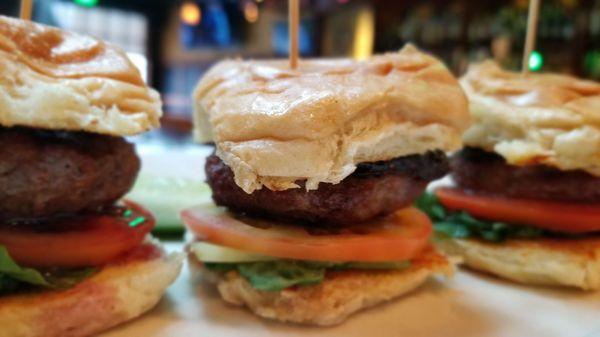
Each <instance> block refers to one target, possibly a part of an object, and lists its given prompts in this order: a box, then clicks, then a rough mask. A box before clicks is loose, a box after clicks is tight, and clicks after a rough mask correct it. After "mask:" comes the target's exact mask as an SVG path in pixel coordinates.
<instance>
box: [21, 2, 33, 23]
mask: <svg viewBox="0 0 600 337" xmlns="http://www.w3.org/2000/svg"><path fill="white" fill-rule="evenodd" d="M32 8H33V0H21V10H20V13H19V16H20V17H21V19H23V20H31V9H32Z"/></svg>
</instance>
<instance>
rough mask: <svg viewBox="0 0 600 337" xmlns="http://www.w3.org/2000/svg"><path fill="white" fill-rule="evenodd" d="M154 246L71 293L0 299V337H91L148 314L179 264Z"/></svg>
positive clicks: (175, 256)
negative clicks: (145, 313)
mask: <svg viewBox="0 0 600 337" xmlns="http://www.w3.org/2000/svg"><path fill="white" fill-rule="evenodd" d="M154 245H155V244H152V245H151V244H146V246H144V247H140V248H139V249H138V251H136V252H134V253H133V254H134V255H140V256H132V257H130V258H129V259H127V260H125V261H120V262H117V263H115V264H113V265H109V266H106V267H104V268H103V269H102V270H101V271H100V272H98V273H97V274H96V275H94V276H92V277H90V278H89V279H87V280H85V281H83V282H82V283H80V284H78V285H76V286H75V287H73V288H71V289H68V290H64V291H47V292H42V293H37V294H36V293H32V294H23V295H13V296H6V297H0V326H1V327H2V328H1V329H0V337H82V336H90V335H94V334H97V333H99V332H101V331H104V330H107V329H109V328H111V327H113V326H115V325H118V324H120V323H123V322H125V321H128V320H131V319H133V318H135V317H138V316H140V315H141V314H143V313H144V312H146V311H148V310H150V309H152V308H153V307H154V306H155V305H156V303H157V302H158V301H159V299H160V298H161V297H162V295H163V293H164V291H165V289H166V288H167V287H168V286H169V285H170V284H171V283H172V282H173V281H174V280H175V278H176V277H177V275H179V272H180V270H181V265H182V260H183V257H182V256H181V254H172V255H165V253H164V252H163V251H162V250H161V249H160V248H159V247H158V246H154ZM147 250H150V251H149V252H148V251H147ZM148 253H149V254H148Z"/></svg>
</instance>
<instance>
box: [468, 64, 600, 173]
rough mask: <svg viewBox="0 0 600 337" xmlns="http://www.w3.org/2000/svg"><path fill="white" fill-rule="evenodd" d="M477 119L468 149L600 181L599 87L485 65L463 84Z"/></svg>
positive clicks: (474, 68)
mask: <svg viewBox="0 0 600 337" xmlns="http://www.w3.org/2000/svg"><path fill="white" fill-rule="evenodd" d="M461 84H462V86H463V88H464V89H465V91H466V93H467V95H468V97H469V101H470V110H471V114H472V116H473V126H472V127H471V128H470V129H469V130H468V131H467V132H466V133H465V135H464V142H465V145H467V146H472V147H479V148H482V149H484V150H487V151H491V152H496V153H497V154H499V155H501V156H502V157H504V158H505V159H506V161H507V162H508V163H509V164H511V165H518V166H524V165H535V164H543V165H547V166H552V167H557V168H559V169H561V170H576V169H581V170H585V171H587V172H588V173H590V174H593V175H595V176H600V83H597V82H593V81H585V80H580V79H577V78H575V77H571V76H566V75H558V74H527V75H522V74H520V73H516V72H509V71H505V70H502V69H501V68H500V67H499V66H498V65H497V64H495V63H493V62H491V61H487V62H484V63H481V64H476V65H472V66H471V67H470V69H469V71H468V72H467V74H466V75H465V76H464V77H463V78H462V79H461Z"/></svg>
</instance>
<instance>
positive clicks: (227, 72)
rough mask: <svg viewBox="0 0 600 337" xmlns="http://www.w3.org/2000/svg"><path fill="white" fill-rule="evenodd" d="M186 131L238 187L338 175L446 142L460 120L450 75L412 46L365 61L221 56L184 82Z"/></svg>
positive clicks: (460, 104)
mask: <svg viewBox="0 0 600 337" xmlns="http://www.w3.org/2000/svg"><path fill="white" fill-rule="evenodd" d="M194 99H195V102H196V103H195V104H196V105H195V127H196V137H197V139H198V140H200V141H209V140H212V141H214V142H215V144H216V147H217V155H218V156H219V157H220V158H221V159H222V160H223V161H224V162H225V163H226V164H227V165H228V166H229V167H230V168H231V169H232V170H233V172H234V174H235V181H236V183H237V185H238V186H240V187H241V188H242V189H243V190H244V191H246V192H247V193H251V192H253V191H254V190H257V189H261V188H262V187H263V186H266V187H267V188H269V189H271V190H285V189H289V188H295V187H298V185H297V184H296V181H298V180H305V181H306V184H305V185H304V186H305V187H306V189H308V190H311V189H316V188H317V186H318V184H319V183H320V182H325V183H333V184H336V183H339V182H340V181H341V180H343V179H344V178H345V177H347V176H349V175H350V174H351V173H352V172H353V171H354V170H355V169H356V165H357V164H358V163H362V162H375V161H385V160H390V159H394V158H397V157H401V156H406V155H412V154H423V153H425V152H427V151H429V150H446V151H450V150H455V149H457V148H459V147H460V146H461V140H460V139H461V134H462V132H463V131H464V130H465V129H466V128H467V127H468V126H469V114H468V109H467V100H466V97H465V95H464V93H463V91H462V90H461V88H460V86H459V84H458V81H457V80H456V79H455V78H454V77H453V76H452V74H451V73H450V72H449V71H448V69H446V67H445V66H444V65H443V64H442V63H441V62H440V61H439V60H437V59H436V58H434V57H432V56H430V55H427V54H424V53H422V52H420V51H419V50H417V49H416V48H415V47H413V46H407V47H405V48H403V49H402V50H401V51H400V52H397V53H388V54H384V55H377V56H374V57H372V58H370V59H368V60H365V61H360V62H359V61H353V60H348V59H344V60H327V59H321V60H302V61H301V62H300V65H299V68H298V69H296V70H291V69H290V68H289V66H288V63H287V60H271V61H241V60H228V61H223V62H220V63H218V64H217V65H215V66H214V67H213V68H212V69H211V70H210V71H209V72H208V73H207V74H206V75H205V76H204V78H203V79H202V80H201V81H200V83H199V84H198V87H197V88H196V90H195V92H194Z"/></svg>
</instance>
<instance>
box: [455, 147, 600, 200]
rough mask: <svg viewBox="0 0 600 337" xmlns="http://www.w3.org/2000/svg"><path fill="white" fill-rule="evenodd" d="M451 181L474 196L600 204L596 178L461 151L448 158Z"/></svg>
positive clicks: (471, 150) (477, 151)
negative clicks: (514, 163) (519, 164)
mask: <svg viewBox="0 0 600 337" xmlns="http://www.w3.org/2000/svg"><path fill="white" fill-rule="evenodd" d="M450 166H451V168H452V178H453V179H454V181H455V182H456V183H457V184H458V186H459V187H461V188H464V189H467V190H470V191H472V192H474V193H481V194H489V195H498V196H506V197H513V198H533V199H546V200H556V201H571V202H583V203H585V202H590V203H591V202H600V178H598V177H594V176H592V175H591V174H589V173H587V172H585V171H582V170H572V171H561V170H559V169H557V168H553V167H549V166H545V165H530V166H523V167H519V166H513V165H510V164H508V163H507V162H506V160H505V159H504V158H502V157H501V156H500V155H498V154H496V153H492V152H487V151H484V150H481V149H478V148H470V147H467V148H464V149H463V150H461V151H460V152H457V153H455V154H454V155H453V156H452V157H451V158H450Z"/></svg>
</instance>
